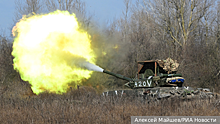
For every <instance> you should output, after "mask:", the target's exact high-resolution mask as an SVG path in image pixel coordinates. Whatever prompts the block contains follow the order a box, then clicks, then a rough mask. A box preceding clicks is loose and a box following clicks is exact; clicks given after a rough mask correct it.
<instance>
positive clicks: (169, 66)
mask: <svg viewBox="0 0 220 124" xmlns="http://www.w3.org/2000/svg"><path fill="white" fill-rule="evenodd" d="M157 62H158V63H159V66H160V67H162V68H163V69H164V70H165V71H168V73H171V72H175V71H177V69H178V67H179V63H177V60H172V59H171V58H167V59H166V60H157Z"/></svg>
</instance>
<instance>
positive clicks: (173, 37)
mask: <svg viewBox="0 0 220 124" xmlns="http://www.w3.org/2000/svg"><path fill="white" fill-rule="evenodd" d="M213 3H214V0H154V1H152V0H143V4H142V6H143V8H145V11H147V12H149V13H152V14H153V15H154V16H155V17H156V19H157V20H156V23H157V24H158V25H159V26H160V27H161V30H160V32H161V34H162V33H163V32H165V33H166V34H167V36H168V37H169V39H170V40H168V42H170V41H171V42H172V43H173V44H174V45H178V46H180V47H181V48H182V49H183V52H185V49H186V45H187V42H188V40H189V37H190V35H191V34H192V32H193V31H194V30H195V29H196V28H197V26H198V24H199V22H201V21H202V22H203V19H204V18H205V17H206V16H205V15H207V12H208V10H209V9H210V7H211V6H212V5H213Z"/></svg>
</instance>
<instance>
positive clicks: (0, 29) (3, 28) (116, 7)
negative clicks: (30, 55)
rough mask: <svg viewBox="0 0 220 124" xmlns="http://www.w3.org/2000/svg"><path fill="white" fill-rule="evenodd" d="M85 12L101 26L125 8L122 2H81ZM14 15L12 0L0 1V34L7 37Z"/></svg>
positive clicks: (119, 0)
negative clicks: (84, 4)
mask: <svg viewBox="0 0 220 124" xmlns="http://www.w3.org/2000/svg"><path fill="white" fill-rule="evenodd" d="M83 1H85V3H86V9H87V12H88V13H90V14H91V15H93V20H95V21H97V22H98V23H100V25H102V24H103V23H105V22H106V21H107V20H109V21H112V20H113V19H114V18H119V17H120V16H121V15H122V11H123V10H124V8H125V5H124V3H123V0H83ZM14 13H15V4H14V0H0V34H1V35H2V34H3V33H4V35H7V36H9V33H10V32H11V31H10V30H11V28H12V27H13V26H14V25H15V24H14V22H13V18H14Z"/></svg>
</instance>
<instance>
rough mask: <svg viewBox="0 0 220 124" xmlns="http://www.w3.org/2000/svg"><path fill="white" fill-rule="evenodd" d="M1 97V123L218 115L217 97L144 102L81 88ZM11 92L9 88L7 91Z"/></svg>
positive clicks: (101, 121) (98, 120)
mask: <svg viewBox="0 0 220 124" xmlns="http://www.w3.org/2000/svg"><path fill="white" fill-rule="evenodd" d="M9 91H10V89H9V90H8V91H6V93H4V94H2V95H1V96H0V99H1V100H0V110H1V111H0V115H1V118H0V123H4V124H7V123H10V124H11V123H13V124H14V123H35V124H45V123H78V124H84V123H86V124H87V123H91V124H93V123H100V124H103V123H104V124H105V123H109V124H110V123H111V124H112V123H116V124H121V123H126V124H127V123H130V118H131V116H219V115H220V111H219V110H220V105H219V103H220V102H219V100H218V99H210V100H209V99H208V100H202V99H199V100H193V101H192V100H189V101H182V100H180V99H175V100H172V101H171V100H161V101H160V102H155V103H144V102H143V101H142V102H141V100H140V99H138V98H134V99H133V98H131V97H130V98H120V97H107V98H106V97H103V96H100V95H97V94H96V93H95V91H94V89H93V88H90V87H81V88H80V89H79V90H71V91H69V92H68V93H66V94H63V95H57V94H49V93H44V94H40V95H38V96H36V95H33V94H32V96H28V95H27V92H26V93H25V94H23V95H21V96H20V97H18V95H17V96H16V95H9V94H8V93H7V92H9ZM10 93H11V91H10Z"/></svg>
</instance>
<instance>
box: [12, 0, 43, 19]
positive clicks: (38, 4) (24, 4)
mask: <svg viewBox="0 0 220 124" xmlns="http://www.w3.org/2000/svg"><path fill="white" fill-rule="evenodd" d="M42 9H43V3H42V0H25V1H24V0H15V22H17V20H19V19H20V18H21V17H22V15H28V14H33V13H40V12H42Z"/></svg>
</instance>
